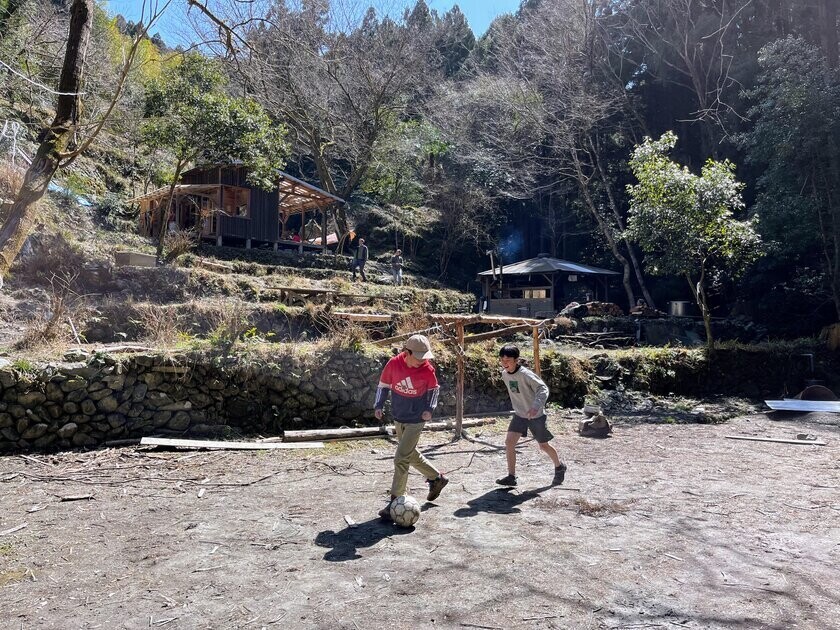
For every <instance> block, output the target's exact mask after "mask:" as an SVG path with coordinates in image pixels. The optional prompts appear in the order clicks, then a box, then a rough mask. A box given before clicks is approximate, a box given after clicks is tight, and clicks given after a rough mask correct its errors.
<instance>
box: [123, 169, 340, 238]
mask: <svg viewBox="0 0 840 630" xmlns="http://www.w3.org/2000/svg"><path fill="white" fill-rule="evenodd" d="M247 175H248V173H247V170H246V168H245V167H244V166H237V165H229V166H212V167H196V168H193V169H191V170H189V171H186V172H185V173H184V174H183V175H182V176H181V179H180V181H179V182H178V184H176V186H175V190H174V199H173V201H172V211H171V212H170V214H169V218H168V219H167V230H169V231H177V230H188V229H195V230H197V231H198V233H199V234H200V235H201V238H202V239H208V240H212V241H214V242H215V243H216V244H217V245H223V244H224V245H237V246H243V247H247V248H250V247H252V246H256V245H265V244H270V245H273V247H274V249H277V248H278V246H281V247H282V246H287V247H296V248H298V249H300V250H301V251H303V249H306V248H312V249H321V248H322V247H326V244H323V243H322V241H321V239H320V236H321V233H322V232H326V231H327V219H328V216H329V209H330V208H331V207H332V206H335V205H338V204H343V203H344V200H343V199H340V198H339V197H336V196H335V195H332V194H330V193H328V192H327V191H325V190H322V189H320V188H318V187H317V186H313V185H312V184H307V183H306V182H304V181H301V180H300V179H297V178H296V177H292V176H291V175H289V174H288V173H284V172H282V171H278V173H277V185H276V186H275V187H274V188H273V189H272V190H263V189H262V188H259V187H257V186H254V185H252V184H250V183H249V182H248V180H247ZM169 194H170V187H169V186H166V187H163V188H159V189H157V190H154V191H152V192H150V193H147V194H145V195H142V196H140V197H137V198H135V199H133V200H132V201H134V202H136V203H139V204H140V232H141V233H142V234H146V235H149V236H153V235H157V234H159V223H158V221H159V220H160V219H159V217H160V209H161V207H162V206H165V205H167V204H168V202H169ZM313 219H316V221H317V223H315V225H317V226H318V228H319V229H317V230H313V229H312V226H313ZM307 229H308V230H309V231H310V232H317V234H308V233H307ZM316 236H317V237H318V238H317V239H316V238H315V237H316ZM297 237H300V240H298V238H297ZM316 242H317V244H316ZM327 243H329V239H327Z"/></svg>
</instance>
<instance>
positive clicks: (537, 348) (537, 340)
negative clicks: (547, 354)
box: [533, 326, 541, 376]
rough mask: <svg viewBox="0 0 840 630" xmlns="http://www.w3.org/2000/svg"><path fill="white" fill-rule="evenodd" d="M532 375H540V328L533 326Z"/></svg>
mask: <svg viewBox="0 0 840 630" xmlns="http://www.w3.org/2000/svg"><path fill="white" fill-rule="evenodd" d="M533 332H534V373H536V375H537V376H541V374H540V327H539V326H534V328H533Z"/></svg>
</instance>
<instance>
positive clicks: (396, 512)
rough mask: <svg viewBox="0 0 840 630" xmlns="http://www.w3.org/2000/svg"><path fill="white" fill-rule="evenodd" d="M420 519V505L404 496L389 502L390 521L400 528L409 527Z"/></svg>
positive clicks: (413, 499)
mask: <svg viewBox="0 0 840 630" xmlns="http://www.w3.org/2000/svg"><path fill="white" fill-rule="evenodd" d="M419 518H420V504H419V503H418V502H417V499H415V498H414V497H412V496H409V495H407V494H404V495H403V496H401V497H397V498H396V499H394V500H393V501H391V519H392V520H393V521H394V522H395V523H396V524H397V525H399V526H400V527H411V526H412V525H414V524H415V523H416V522H417V520H418V519H419Z"/></svg>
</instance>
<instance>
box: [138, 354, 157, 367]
mask: <svg viewBox="0 0 840 630" xmlns="http://www.w3.org/2000/svg"><path fill="white" fill-rule="evenodd" d="M132 358H133V359H134V362H135V363H136V364H137V365H142V366H143V367H151V366H153V365H154V364H155V359H156V358H157V357H156V356H155V355H153V354H135V355H134V356H133V357H132Z"/></svg>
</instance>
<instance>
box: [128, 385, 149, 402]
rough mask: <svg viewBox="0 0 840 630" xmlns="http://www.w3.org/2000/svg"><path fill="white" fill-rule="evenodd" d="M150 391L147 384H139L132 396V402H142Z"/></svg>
mask: <svg viewBox="0 0 840 630" xmlns="http://www.w3.org/2000/svg"><path fill="white" fill-rule="evenodd" d="M148 391H149V386H148V385H146V383H138V384H137V386H136V387H135V388H134V392H133V393H132V394H131V400H132V401H134V402H140V401H141V400H143V399H144V398H145V397H146V392H148Z"/></svg>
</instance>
